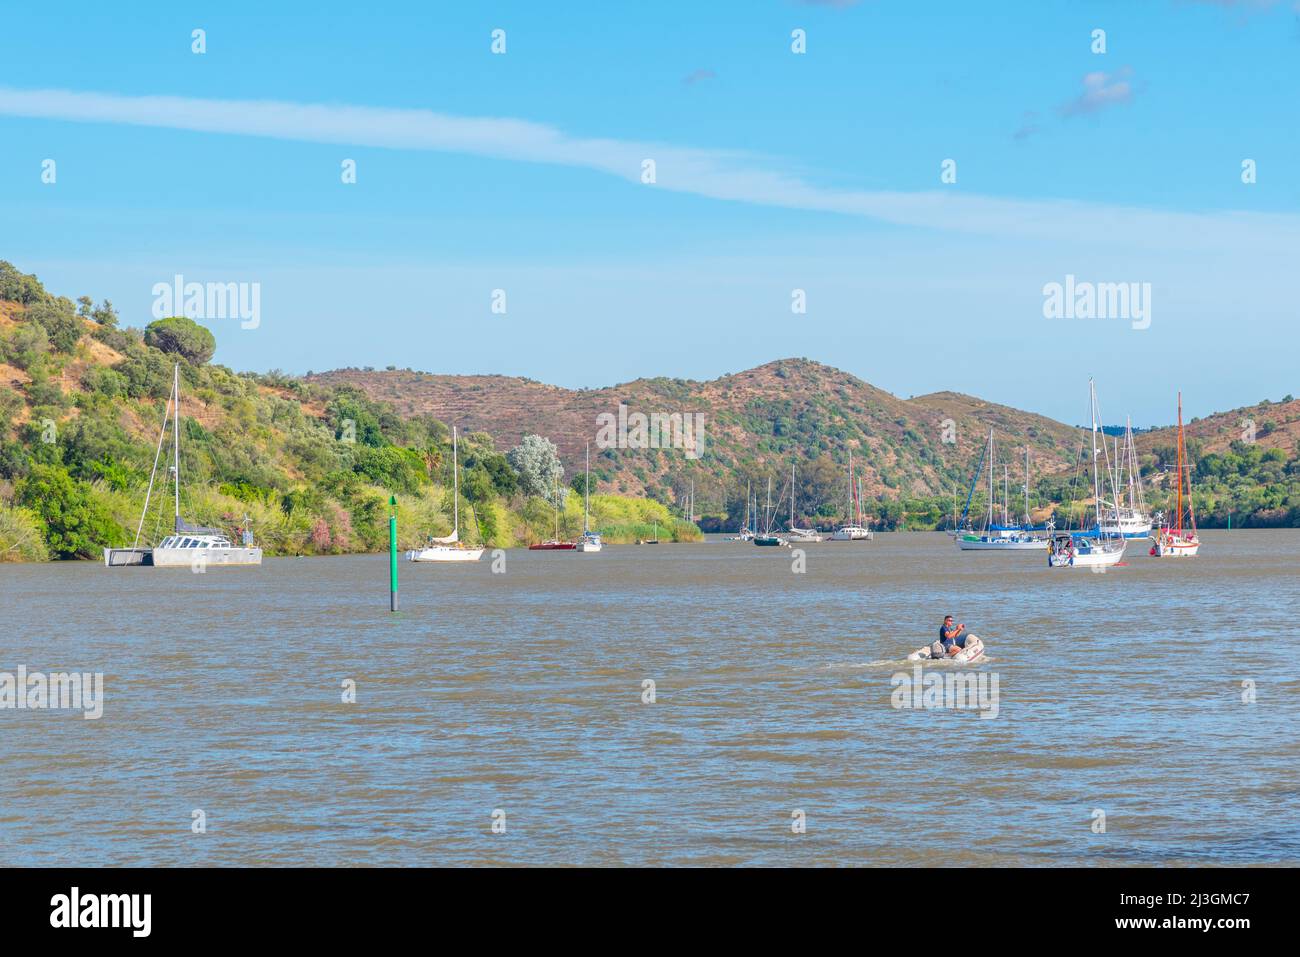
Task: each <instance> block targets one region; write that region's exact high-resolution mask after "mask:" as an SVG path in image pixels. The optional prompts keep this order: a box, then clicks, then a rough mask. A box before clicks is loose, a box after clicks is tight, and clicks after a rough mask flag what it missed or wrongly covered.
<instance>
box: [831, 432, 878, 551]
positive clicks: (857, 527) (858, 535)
mask: <svg viewBox="0 0 1300 957" xmlns="http://www.w3.org/2000/svg"><path fill="white" fill-rule="evenodd" d="M848 514H849V517H850V518H851V519H852V520H851V521H848V522H846V523H845V524H843V525H841V526H840V527H839V528H837V529H835V532H834V534H832V535H831V541H834V542H869V541H871V539H872V538H874V537H875V536H874V535H872V533H871V529H869V528H866V527H864V526H863V524H862V495H861V489H860V488H859V487H858V486H857V485H856V484H855V483H854V479H853V450H852V449H850V450H849V512H848Z"/></svg>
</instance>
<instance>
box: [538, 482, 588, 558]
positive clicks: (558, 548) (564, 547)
mask: <svg viewBox="0 0 1300 957" xmlns="http://www.w3.org/2000/svg"><path fill="white" fill-rule="evenodd" d="M552 504H553V505H554V507H555V537H554V538H548V539H547V540H546V541H544V542H533V544H531V545H529V546H528V550H529V551H530V552H574V551H577V550H578V543H577V542H566V541H563V540H562V539H561V538H560V476H559V474H558V473H557V474H556V476H555V501H554V502H553V503H552Z"/></svg>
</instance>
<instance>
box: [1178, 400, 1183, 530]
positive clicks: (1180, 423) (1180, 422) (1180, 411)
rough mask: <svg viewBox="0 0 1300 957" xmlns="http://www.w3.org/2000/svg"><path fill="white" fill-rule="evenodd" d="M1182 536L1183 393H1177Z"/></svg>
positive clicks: (1181, 527)
mask: <svg viewBox="0 0 1300 957" xmlns="http://www.w3.org/2000/svg"><path fill="white" fill-rule="evenodd" d="M1182 534H1183V393H1182V392H1181V391H1180V392H1179V393H1178V536H1179V537H1180V538H1181V537H1182Z"/></svg>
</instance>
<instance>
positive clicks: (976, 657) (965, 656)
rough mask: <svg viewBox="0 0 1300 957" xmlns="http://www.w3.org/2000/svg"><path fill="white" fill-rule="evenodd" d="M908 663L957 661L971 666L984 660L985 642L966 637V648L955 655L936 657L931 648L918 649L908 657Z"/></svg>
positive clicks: (971, 636)
mask: <svg viewBox="0 0 1300 957" xmlns="http://www.w3.org/2000/svg"><path fill="white" fill-rule="evenodd" d="M907 660H908V661H955V662H958V663H959V664H969V663H971V662H975V661H983V660H984V642H982V641H980V640H979V638H977V637H976V636H975V635H967V636H966V647H964V648H959V649H957V653H956V654H955V655H943V656H942V657H940V656H938V655H935V654H934V652H933V651H932V650H931V646H929V645H926V646H925V647H924V648H918V649H916V651H914V652H912V653H911V654H910V655H908V656H907Z"/></svg>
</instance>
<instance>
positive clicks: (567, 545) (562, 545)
mask: <svg viewBox="0 0 1300 957" xmlns="http://www.w3.org/2000/svg"><path fill="white" fill-rule="evenodd" d="M528 550H529V551H530V552H574V551H577V550H578V546H577V545H575V544H574V543H573V542H537V543H535V544H532V545H529V546H528Z"/></svg>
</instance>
